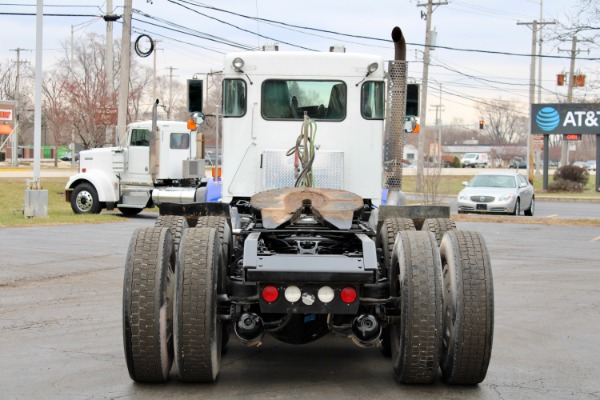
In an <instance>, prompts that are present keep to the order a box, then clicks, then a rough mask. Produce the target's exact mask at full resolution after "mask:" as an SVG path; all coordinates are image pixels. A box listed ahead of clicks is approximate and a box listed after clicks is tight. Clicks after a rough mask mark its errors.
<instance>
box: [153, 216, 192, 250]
mask: <svg viewBox="0 0 600 400" xmlns="http://www.w3.org/2000/svg"><path fill="white" fill-rule="evenodd" d="M154 226H156V227H161V228H169V231H170V232H171V238H172V239H173V248H174V250H175V254H178V252H179V243H180V242H181V236H182V235H183V231H184V230H186V229H187V228H188V223H187V220H186V219H185V217H180V216H179V215H161V216H159V217H158V218H157V219H156V222H155V223H154Z"/></svg>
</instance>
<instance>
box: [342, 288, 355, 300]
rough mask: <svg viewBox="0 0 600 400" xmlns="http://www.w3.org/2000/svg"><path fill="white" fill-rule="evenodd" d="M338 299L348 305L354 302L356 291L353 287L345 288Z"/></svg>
mask: <svg viewBox="0 0 600 400" xmlns="http://www.w3.org/2000/svg"><path fill="white" fill-rule="evenodd" d="M340 297H341V298H342V301H343V302H344V303H347V304H350V303H353V302H354V300H356V290H355V289H354V288H353V287H350V286H348V287H345V288H343V289H342V292H341V293H340Z"/></svg>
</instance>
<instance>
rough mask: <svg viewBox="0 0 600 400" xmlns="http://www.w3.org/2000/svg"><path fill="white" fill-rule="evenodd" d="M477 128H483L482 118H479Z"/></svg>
mask: <svg viewBox="0 0 600 400" xmlns="http://www.w3.org/2000/svg"><path fill="white" fill-rule="evenodd" d="M479 129H483V120H482V119H480V120H479Z"/></svg>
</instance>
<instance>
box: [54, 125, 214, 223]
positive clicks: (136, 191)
mask: <svg viewBox="0 0 600 400" xmlns="http://www.w3.org/2000/svg"><path fill="white" fill-rule="evenodd" d="M152 124H153V123H152V121H142V122H135V123H132V124H130V125H129V126H128V128H127V136H126V144H125V145H124V146H119V147H104V148H96V149H90V150H84V151H82V152H81V153H80V162H79V172H78V173H77V174H75V175H73V176H72V177H71V178H70V179H69V181H68V182H67V185H66V188H65V189H66V190H65V197H66V201H67V202H70V203H71V208H72V209H73V212H75V213H76V214H97V213H99V212H101V211H102V209H107V210H113V209H115V208H118V209H119V211H121V212H122V213H123V214H125V215H135V214H138V213H139V212H141V211H142V210H143V209H144V208H146V207H151V206H153V205H157V204H158V203H160V202H161V201H165V200H166V201H178V202H181V203H187V202H194V201H196V195H199V196H203V194H204V191H203V190H204V189H200V187H202V186H204V185H203V182H202V179H203V178H204V173H205V172H204V171H205V168H204V159H202V158H198V155H201V154H202V148H201V144H202V142H201V140H198V135H201V134H200V133H198V132H197V130H190V129H188V126H187V124H186V123H185V122H179V121H157V122H156V128H155V129H154V130H153V127H152ZM152 132H156V134H155V135H152ZM199 193H200V194H199ZM203 200H204V198H203Z"/></svg>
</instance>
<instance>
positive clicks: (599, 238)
mask: <svg viewBox="0 0 600 400" xmlns="http://www.w3.org/2000/svg"><path fill="white" fill-rule="evenodd" d="M590 242H600V236H598V237H595V238H593V239H592V240H590Z"/></svg>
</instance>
